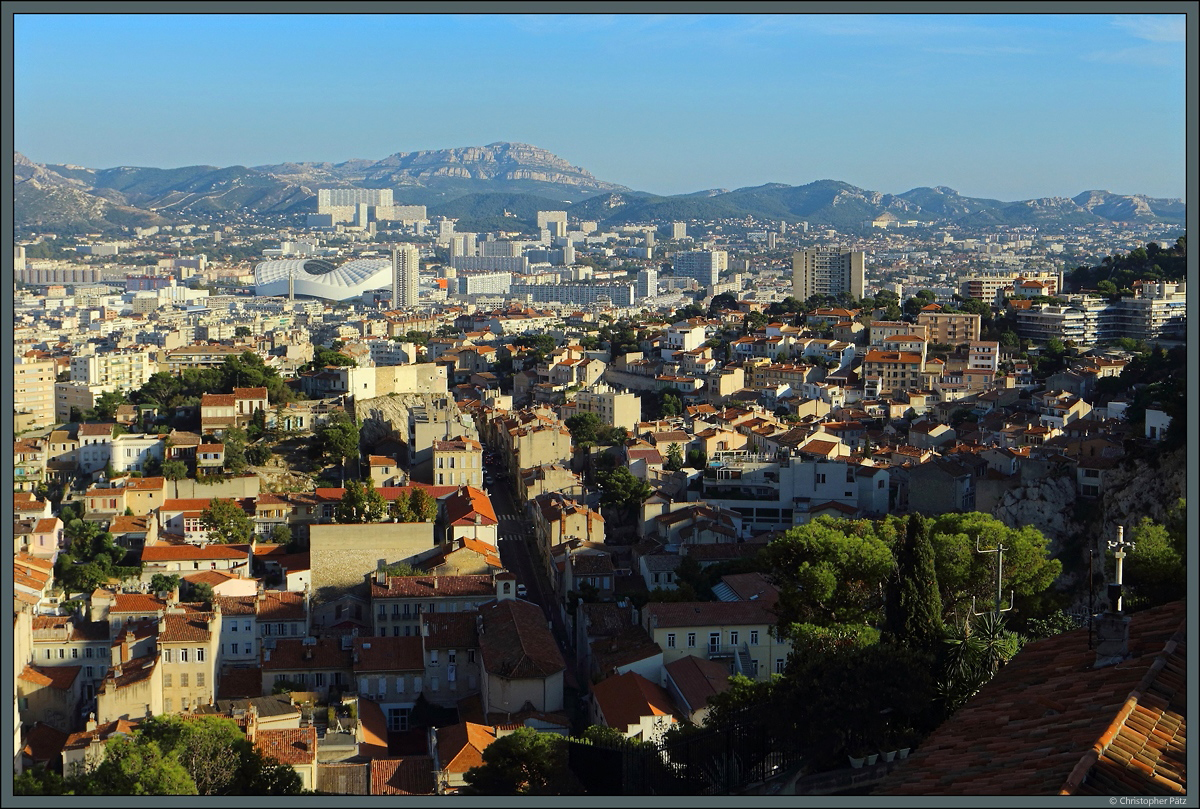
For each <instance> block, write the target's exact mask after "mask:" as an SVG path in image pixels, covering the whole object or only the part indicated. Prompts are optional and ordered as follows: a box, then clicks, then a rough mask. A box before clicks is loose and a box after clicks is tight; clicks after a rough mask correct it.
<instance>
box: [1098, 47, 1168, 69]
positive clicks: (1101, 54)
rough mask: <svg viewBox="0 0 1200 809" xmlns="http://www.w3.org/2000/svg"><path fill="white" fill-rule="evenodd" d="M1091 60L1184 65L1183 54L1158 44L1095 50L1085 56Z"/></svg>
mask: <svg viewBox="0 0 1200 809" xmlns="http://www.w3.org/2000/svg"><path fill="white" fill-rule="evenodd" d="M1083 58H1084V59H1085V60H1087V61H1089V62H1111V63H1114V64H1122V65H1138V66H1149V67H1174V68H1182V67H1183V54H1182V53H1174V52H1173V51H1172V50H1164V49H1163V48H1161V47H1159V46H1156V45H1134V46H1133V47H1130V48H1119V49H1117V50H1109V51H1093V52H1092V53H1089V54H1086V55H1085V56H1084V57H1083Z"/></svg>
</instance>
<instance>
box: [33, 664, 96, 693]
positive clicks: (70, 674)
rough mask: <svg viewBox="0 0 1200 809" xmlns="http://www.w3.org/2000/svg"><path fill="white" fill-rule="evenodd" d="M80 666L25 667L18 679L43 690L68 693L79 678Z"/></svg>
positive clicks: (81, 668)
mask: <svg viewBox="0 0 1200 809" xmlns="http://www.w3.org/2000/svg"><path fill="white" fill-rule="evenodd" d="M81 671H83V667H82V666H33V665H26V666H25V668H24V669H23V670H22V671H21V677H20V679H22V680H24V681H25V682H27V683H33V684H34V685H40V686H42V687H44V688H57V689H58V690H60V691H68V690H70V688H71V686H73V685H74V684H75V680H77V679H78V678H79V672H81Z"/></svg>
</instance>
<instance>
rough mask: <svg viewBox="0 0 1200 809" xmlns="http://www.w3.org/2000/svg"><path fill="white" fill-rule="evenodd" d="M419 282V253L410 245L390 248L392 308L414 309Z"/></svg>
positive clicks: (416, 302)
mask: <svg viewBox="0 0 1200 809" xmlns="http://www.w3.org/2000/svg"><path fill="white" fill-rule="evenodd" d="M420 282H421V251H420V250H418V249H417V248H416V247H413V246H412V245H411V244H402V245H399V246H398V247H394V248H392V308H393V309H411V308H414V307H416V306H417V304H418V292H419V289H420Z"/></svg>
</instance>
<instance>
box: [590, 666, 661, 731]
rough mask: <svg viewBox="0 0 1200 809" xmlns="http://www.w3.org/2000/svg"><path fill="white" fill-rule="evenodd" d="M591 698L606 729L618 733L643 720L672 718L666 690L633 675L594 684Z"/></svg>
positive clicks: (619, 676) (631, 672) (632, 672)
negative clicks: (601, 715)
mask: <svg viewBox="0 0 1200 809" xmlns="http://www.w3.org/2000/svg"><path fill="white" fill-rule="evenodd" d="M592 698H593V699H595V700H596V703H597V704H598V705H599V706H600V711H601V712H602V713H603V714H604V720H605V721H606V722H608V726H609V727H610V728H614V729H616V730H619V731H620V732H621V733H625V732H626V728H627V727H628V726H629V725H636V724H638V723H639V722H641V718H642V717H643V716H671V714H672V711H673V708H672V705H671V697H670V695H669V694H667V692H666V689H664V688H663V687H662V686H661V685H659V684H658V683H652V682H650V681H649V680H647V679H646V678H645V677H643V676H642V675H640V674H638V673H637V672H636V671H628V672H625V673H624V674H619V675H617V676H615V677H608V678H606V679H603V680H601V681H600V682H598V683H596V684H595V685H593V686H592ZM673 721H674V717H672V722H673Z"/></svg>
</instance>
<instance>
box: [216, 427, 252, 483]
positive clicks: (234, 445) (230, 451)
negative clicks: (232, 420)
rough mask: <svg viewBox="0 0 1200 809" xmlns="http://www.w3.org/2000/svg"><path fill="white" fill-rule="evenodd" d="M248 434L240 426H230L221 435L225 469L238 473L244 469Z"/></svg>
mask: <svg viewBox="0 0 1200 809" xmlns="http://www.w3.org/2000/svg"><path fill="white" fill-rule="evenodd" d="M247 440H248V436H247V435H246V431H245V430H243V429H242V428H241V427H230V428H229V429H227V430H226V431H225V433H224V435H223V436H222V437H221V441H222V442H223V443H224V445H225V469H226V470H228V471H229V472H230V473H231V474H234V475H240V474H241V473H243V472H245V471H246V466H247V463H246V442H247Z"/></svg>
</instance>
